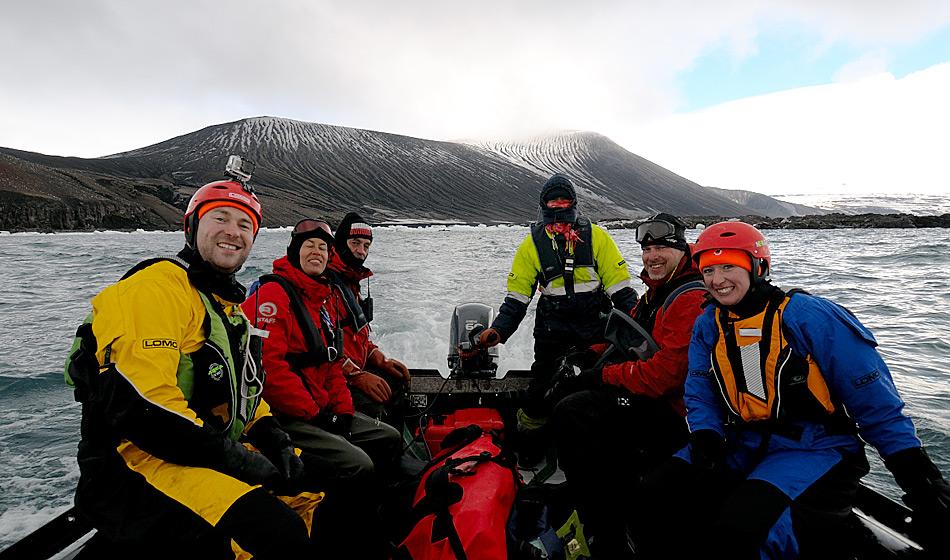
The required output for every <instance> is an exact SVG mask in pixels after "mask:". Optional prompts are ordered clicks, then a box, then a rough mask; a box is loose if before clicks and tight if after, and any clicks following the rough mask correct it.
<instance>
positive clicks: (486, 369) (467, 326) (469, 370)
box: [448, 303, 498, 379]
mask: <svg viewBox="0 0 950 560" xmlns="http://www.w3.org/2000/svg"><path fill="white" fill-rule="evenodd" d="M494 315H495V311H494V309H492V308H491V306H489V305H485V304H483V303H463V304H461V305H458V306H456V307H455V311H454V312H453V313H452V325H451V330H450V332H449V358H448V361H449V372H450V376H452V377H468V378H478V379H488V378H492V377H495V372H496V371H497V370H498V347H497V346H496V347H493V348H477V347H476V346H475V344H474V341H473V338H474V337H473V334H475V335H477V334H478V333H479V332H481V331H482V330H484V329H486V328H488V327H489V326H490V325H491V323H492V320H493V319H494Z"/></svg>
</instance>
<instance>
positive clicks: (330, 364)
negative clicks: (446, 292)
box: [243, 219, 402, 480]
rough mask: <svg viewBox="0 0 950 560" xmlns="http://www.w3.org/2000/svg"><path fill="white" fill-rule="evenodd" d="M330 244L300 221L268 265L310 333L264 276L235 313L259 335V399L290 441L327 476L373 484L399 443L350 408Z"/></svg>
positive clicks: (316, 227)
mask: <svg viewBox="0 0 950 560" xmlns="http://www.w3.org/2000/svg"><path fill="white" fill-rule="evenodd" d="M332 246H333V235H332V233H331V231H330V226H329V225H327V223H326V222H324V221H321V220H311V219H307V220H301V221H300V222H299V223H298V224H297V225H296V226H295V227H294V230H293V232H292V233H291V240H290V244H289V245H288V247H287V255H286V256H283V257H281V258H279V259H277V260H275V261H274V269H273V270H274V275H276V276H279V277H280V278H282V279H284V281H286V282H287V283H289V287H290V288H291V289H292V290H293V291H294V293H295V294H296V296H297V297H299V300H300V301H301V303H302V304H303V307H305V308H306V311H307V313H308V314H309V316H310V319H311V321H312V323H313V327H314V328H313V331H316V332H315V333H313V332H312V331H311V333H308V332H306V331H307V330H308V329H307V328H305V327H304V326H302V324H301V322H300V320H299V318H298V317H297V315H296V314H295V312H294V309H293V304H292V300H291V297H290V295H289V294H288V292H287V290H286V289H285V288H284V287H283V286H282V285H281V283H279V282H277V281H265V280H266V278H267V277H264V278H262V283H261V285H260V288H259V289H258V290H257V291H256V292H254V293H253V294H252V295H251V296H250V297H248V298H247V300H246V301H245V302H244V304H243V308H244V312H245V313H246V314H247V316H248V318H250V319H251V321H252V322H253V324H254V325H255V326H256V327H257V328H259V329H262V330H266V331H267V335H266V338H265V339H264V345H263V363H264V370H265V371H266V372H267V379H266V382H265V384H264V395H265V397H264V398H265V399H267V401H268V402H269V403H271V408H272V409H273V410H274V413H275V415H277V416H278V418H280V420H281V423H282V424H283V426H284V429H285V430H286V431H287V433H289V434H290V436H291V438H292V439H293V441H294V444H295V445H297V446H298V447H300V448H302V449H305V450H308V451H311V452H312V453H313V454H314V455H316V456H318V457H319V458H320V459H322V461H323V462H324V464H323V466H324V468H325V469H326V471H327V474H328V475H329V476H332V477H333V478H335V479H360V480H364V479H368V478H369V479H375V475H374V473H375V471H377V470H380V469H386V468H388V467H390V466H392V464H393V463H394V462H395V459H396V458H397V457H398V455H399V453H400V451H401V450H402V439H401V437H400V434H399V432H398V431H397V430H396V429H395V428H393V427H392V426H389V425H387V424H383V423H380V422H378V421H376V420H374V419H372V418H370V417H368V416H366V415H365V414H361V413H358V412H356V411H355V409H354V408H353V399H352V396H351V395H350V390H349V388H347V385H346V379H345V378H344V376H343V360H342V359H340V354H341V353H340V352H339V350H340V348H339V346H341V343H340V342H339V341H340V339H341V338H342V333H341V332H340V328H341V323H342V321H343V320H344V319H345V318H346V311H345V306H344V303H343V301H342V298H341V297H340V296H339V293H338V292H336V291H335V290H334V289H333V286H332V285H331V283H330V280H329V279H328V277H327V276H326V275H325V274H324V272H325V270H326V266H327V262H328V261H329V259H330V255H331V253H332ZM308 338H310V342H308Z"/></svg>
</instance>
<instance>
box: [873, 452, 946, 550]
mask: <svg viewBox="0 0 950 560" xmlns="http://www.w3.org/2000/svg"><path fill="white" fill-rule="evenodd" d="M884 465H885V466H886V467H887V469H888V470H889V471H891V473H892V474H893V475H894V480H896V481H897V484H898V485H899V486H900V487H901V489H902V490H903V491H904V492H906V494H904V496H903V500H904V503H906V504H907V506H908V507H909V508H910V509H911V510H913V512H914V516H913V528H914V532H915V536H916V537H917V538H918V539H920V540H921V541H923V542H922V544H924V545H925V546H926V547H927V549H928V550H929V551H933V552H936V551H941V552H950V535H948V530H950V484H948V483H947V481H946V479H944V478H943V475H942V474H940V470H939V469H937V466H936V465H934V463H933V461H931V460H930V457H928V456H927V452H926V451H924V449H923V448H922V447H914V448H911V449H905V450H903V451H898V452H897V453H894V454H893V455H891V456H889V457H885V458H884Z"/></svg>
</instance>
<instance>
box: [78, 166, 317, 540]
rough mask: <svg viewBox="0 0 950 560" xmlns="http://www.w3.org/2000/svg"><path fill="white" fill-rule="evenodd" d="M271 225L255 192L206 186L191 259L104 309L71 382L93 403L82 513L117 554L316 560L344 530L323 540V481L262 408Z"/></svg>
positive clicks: (87, 406)
mask: <svg viewBox="0 0 950 560" xmlns="http://www.w3.org/2000/svg"><path fill="white" fill-rule="evenodd" d="M260 220H261V206H260V203H259V202H258V200H257V197H256V196H255V195H254V194H253V192H251V191H250V189H249V188H248V187H247V186H246V185H244V184H242V183H241V182H238V181H218V182H215V183H210V184H208V185H205V186H204V187H202V188H201V189H199V190H198V191H197V192H196V193H195V194H194V196H193V197H192V199H191V202H190V203H189V205H188V210H187V212H186V214H185V219H184V222H185V237H186V245H185V248H184V249H183V250H182V251H181V252H180V253H179V254H178V257H177V259H152V260H148V261H144V262H142V263H140V264H139V265H137V266H136V267H134V268H133V269H132V270H130V271H129V272H128V273H127V274H126V275H125V276H124V277H123V279H121V280H120V281H119V282H117V283H115V284H113V285H111V286H109V287H107V288H106V289H104V290H103V291H102V292H101V293H99V295H97V296H96V297H95V298H93V300H92V313H91V314H90V316H89V318H88V319H87V321H86V323H84V324H83V326H81V327H80V329H79V331H78V332H77V340H76V343H75V344H74V347H73V351H72V352H71V354H70V358H69V360H68V361H67V371H66V372H67V374H68V378H69V379H68V380H69V381H70V382H72V383H73V384H74V385H75V387H76V397H77V400H79V401H81V402H82V403H83V415H82V428H81V433H82V440H81V442H80V444H79V453H78V461H79V467H80V480H79V485H78V488H77V493H76V505H77V508H78V510H79V512H80V513H81V514H82V515H84V516H86V517H87V518H88V519H89V520H90V521H91V522H92V523H93V525H94V526H95V527H96V528H97V529H98V534H99V536H98V537H97V538H98V540H99V541H100V542H99V543H98V544H97V545H94V546H101V547H103V549H104V551H103V554H119V555H129V556H132V555H135V556H136V557H143V556H145V557H157V556H173V557H176V556H177V557H208V558H219V557H222V556H234V555H237V556H238V557H247V555H248V554H252V555H253V556H254V558H295V557H305V556H312V555H313V554H314V551H315V550H316V546H317V545H319V546H322V545H323V543H322V542H321V541H322V540H323V538H322V534H323V533H324V532H325V531H330V529H324V528H320V529H319V530H318V531H316V532H317V533H319V534H320V535H321V536H320V537H317V542H316V545H315V544H314V541H313V539H311V529H313V528H314V525H315V524H317V525H319V524H320V522H321V521H322V520H323V519H324V516H325V515H327V514H324V513H323V511H321V510H324V509H325V508H324V505H321V506H320V510H317V504H318V503H320V502H321V501H322V500H323V499H324V497H325V495H324V494H323V493H322V492H317V491H316V490H317V488H319V487H321V486H322V485H321V484H320V483H319V481H318V480H316V478H315V475H313V474H312V473H310V472H309V470H310V469H308V467H307V466H306V465H305V461H304V460H302V459H301V457H300V456H299V450H296V449H295V448H294V446H293V445H292V442H291V440H290V437H289V436H288V435H287V434H286V433H285V432H284V431H283V430H282V429H281V427H280V425H279V423H278V422H277V421H276V419H275V418H274V417H273V416H271V414H270V410H269V407H268V406H267V403H265V402H264V401H263V400H262V399H261V394H262V391H263V383H264V371H263V369H262V368H261V359H260V355H261V352H260V348H261V346H260V344H261V340H260V337H259V336H257V334H256V331H255V329H253V328H251V327H250V325H249V323H248V320H247V319H246V318H245V316H244V314H243V313H242V312H241V308H240V306H239V304H240V302H242V301H243V300H244V288H243V286H241V285H240V284H239V283H238V282H237V281H236V279H235V277H234V273H235V272H236V271H237V270H239V269H240V267H241V266H242V265H243V264H244V261H245V260H246V259H247V256H248V254H249V253H250V250H251V247H252V245H253V243H254V239H255V237H256V234H257V231H258V228H259V225H260ZM331 509H332V508H331ZM315 512H319V513H318V517H319V521H316V522H315V521H314V515H315ZM330 525H332V523H331V524H330ZM335 530H336V529H333V531H335ZM328 534H332V533H328ZM105 550H107V551H108V552H105Z"/></svg>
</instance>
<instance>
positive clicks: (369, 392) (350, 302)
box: [328, 212, 409, 419]
mask: <svg viewBox="0 0 950 560" xmlns="http://www.w3.org/2000/svg"><path fill="white" fill-rule="evenodd" d="M372 244H373V230H372V228H371V227H370V226H369V224H367V223H366V221H365V220H363V218H362V217H360V215H359V214H357V213H356V212H350V213H348V214H347V215H346V216H344V218H343V220H342V221H340V225H339V226H337V229H336V235H335V236H334V251H333V254H332V255H331V257H330V264H329V265H328V268H329V269H330V270H331V271H333V273H334V274H335V275H336V280H337V285H338V287H339V289H340V291H341V296H342V299H343V302H344V303H345V304H346V311H347V314H346V318H345V320H344V321H343V354H344V362H343V373H344V375H346V380H347V383H348V384H349V386H350V390H351V392H352V395H353V402H354V404H355V406H356V409H357V410H359V411H360V412H363V413H365V414H367V415H369V416H372V417H374V418H377V419H379V418H388V417H390V415H389V414H388V412H390V411H391V409H392V408H393V405H394V404H395V402H396V401H397V400H398V399H399V395H401V394H402V392H403V390H404V389H405V388H407V387H408V384H409V368H407V367H406V366H405V364H403V363H402V362H400V361H399V360H394V359H391V358H387V357H386V355H385V354H384V353H383V351H382V350H380V349H379V347H378V346H376V344H375V343H373V341H372V340H370V338H369V335H370V322H371V321H372V320H373V299H372V297H371V296H369V280H368V279H369V277H370V276H372V275H373V271H372V270H370V269H368V268H366V266H365V262H366V257H367V256H368V255H369V249H370V246H371V245H372ZM363 280H367V297H366V298H365V299H364V298H363V297H362V294H361V293H360V282H361V281H363ZM387 409H388V410H387Z"/></svg>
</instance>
